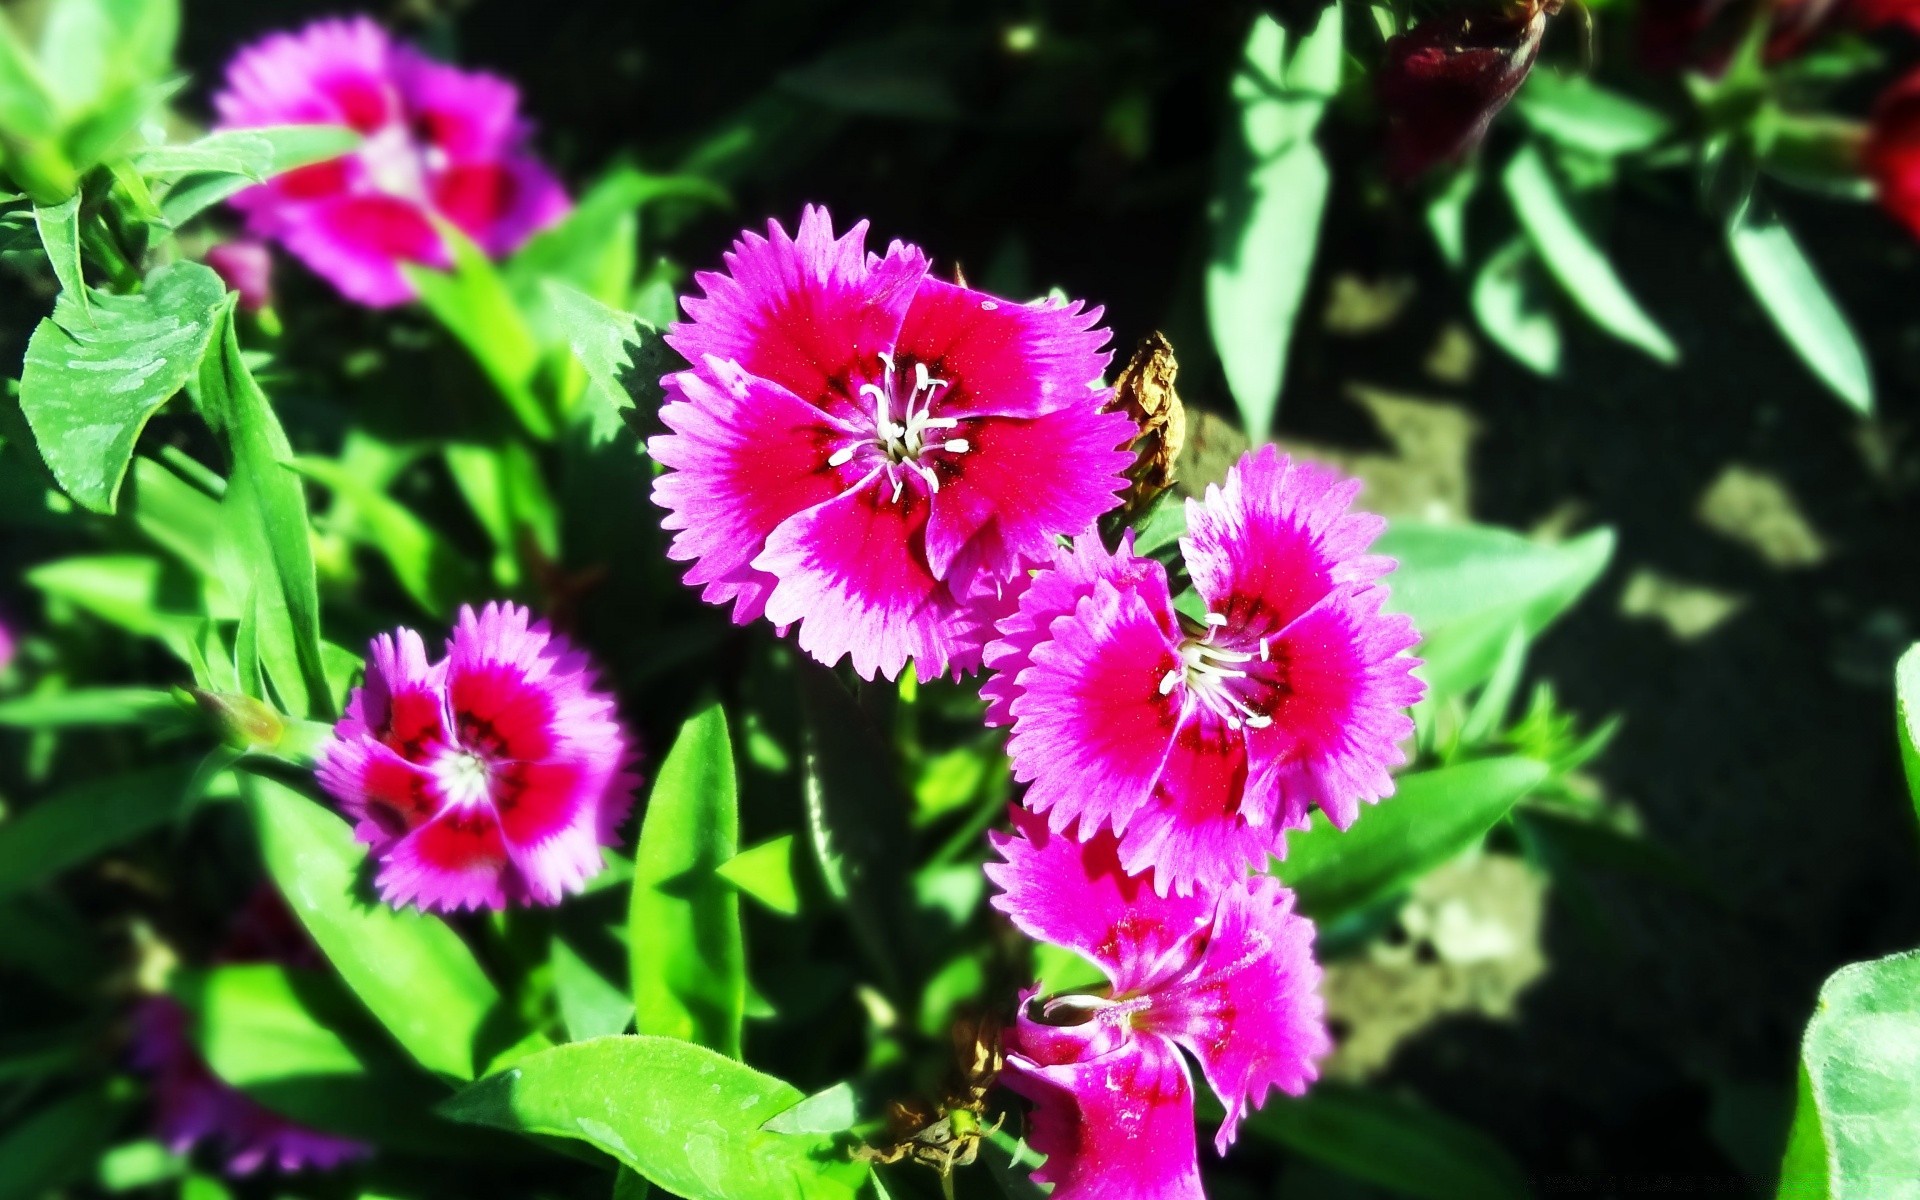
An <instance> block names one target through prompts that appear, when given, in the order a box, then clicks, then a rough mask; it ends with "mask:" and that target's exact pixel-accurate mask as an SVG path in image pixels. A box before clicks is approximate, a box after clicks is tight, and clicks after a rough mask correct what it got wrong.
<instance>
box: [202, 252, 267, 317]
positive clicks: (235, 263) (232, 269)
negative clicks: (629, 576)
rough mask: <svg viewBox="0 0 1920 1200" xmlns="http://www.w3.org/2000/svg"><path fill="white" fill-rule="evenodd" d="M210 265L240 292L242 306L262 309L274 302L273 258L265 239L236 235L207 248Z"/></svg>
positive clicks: (229, 288)
mask: <svg viewBox="0 0 1920 1200" xmlns="http://www.w3.org/2000/svg"><path fill="white" fill-rule="evenodd" d="M206 258H207V265H208V266H209V267H212V268H213V272H214V274H216V275H218V276H219V277H220V281H221V282H222V283H225V284H226V285H227V288H228V290H229V291H234V292H238V293H239V294H240V307H241V308H243V309H245V310H247V311H248V312H259V311H260V310H261V309H263V308H269V307H271V306H272V305H273V258H272V255H271V254H270V253H269V252H268V250H267V244H266V243H265V242H258V241H254V240H253V239H251V238H236V239H234V240H233V241H230V242H221V243H220V244H219V245H217V246H215V247H213V248H212V249H211V250H208V251H207V255H206Z"/></svg>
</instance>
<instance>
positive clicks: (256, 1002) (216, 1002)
mask: <svg viewBox="0 0 1920 1200" xmlns="http://www.w3.org/2000/svg"><path fill="white" fill-rule="evenodd" d="M304 974H306V973H304V972H302V973H296V972H295V971H293V970H292V969H291V968H288V967H284V966H280V965H278V964H275V963H246V964H243V965H237V966H227V967H216V968H215V969H213V970H211V971H208V972H207V973H206V974H205V975H203V976H198V977H195V978H192V979H189V980H186V981H184V982H183V984H182V985H181V991H182V993H183V998H184V999H185V1000H186V1001H187V1003H188V1005H189V1007H190V1008H192V1009H193V1010H194V1013H195V1017H196V1021H195V1025H194V1028H195V1036H194V1041H195V1042H196V1043H197V1044H198V1045H199V1047H200V1051H201V1053H202V1054H204V1055H205V1056H206V1058H207V1062H208V1063H209V1064H211V1065H212V1067H213V1070H214V1073H215V1074H216V1075H218V1076H220V1078H221V1079H223V1080H225V1081H226V1082H228V1083H231V1084H233V1085H234V1086H235V1087H246V1086H247V1085H249V1084H254V1083H260V1082H265V1081H271V1080H279V1079H295V1078H299V1077H302V1076H313V1075H319V1076H326V1075H347V1076H351V1075H363V1074H365V1073H366V1068H365V1067H363V1066H362V1065H361V1063H360V1059H359V1056H357V1055H356V1054H354V1052H353V1050H352V1048H351V1047H349V1046H348V1045H347V1043H346V1042H345V1041H344V1040H342V1039H341V1037H340V1035H339V1034H337V1033H335V1032H334V1031H333V1030H332V1029H329V1028H328V1027H327V1026H326V1025H325V1024H324V1023H323V1022H322V1021H321V1020H320V1019H319V1018H318V1017H316V1015H315V1014H314V1012H313V1011H312V1008H311V1002H310V1001H309V1000H308V999H307V998H306V997H304V996H303V995H302V994H301V993H302V990H303V988H307V987H309V986H311V985H313V984H319V985H321V986H329V985H331V983H332V981H331V980H330V979H325V978H321V979H317V980H307V979H303V978H300V977H299V976H300V975H304Z"/></svg>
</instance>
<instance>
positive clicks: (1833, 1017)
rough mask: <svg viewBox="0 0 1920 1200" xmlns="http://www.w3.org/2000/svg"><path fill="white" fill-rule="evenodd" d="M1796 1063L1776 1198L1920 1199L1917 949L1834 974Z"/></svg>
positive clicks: (1823, 991) (1824, 989)
mask: <svg viewBox="0 0 1920 1200" xmlns="http://www.w3.org/2000/svg"><path fill="white" fill-rule="evenodd" d="M1800 1063H1801V1069H1802V1072H1803V1074H1802V1081H1803V1086H1802V1089H1801V1094H1800V1100H1801V1106H1800V1109H1799V1111H1797V1112H1796V1113H1795V1114H1794V1124H1793V1131H1792V1133H1791V1134H1790V1135H1789V1137H1788V1147H1789V1149H1788V1153H1787V1156H1786V1161H1785V1162H1784V1163H1783V1164H1782V1166H1781V1180H1780V1195H1781V1197H1782V1200H1788V1198H1790V1197H1791V1198H1795V1200H1797V1198H1798V1197H1803V1196H1826V1197H1831V1200H1892V1198H1894V1197H1913V1196H1920V1139H1916V1138H1915V1137H1914V1135H1913V1131H1914V1130H1915V1128H1920V951H1915V950H1909V951H1907V952H1905V953H1903V954H1895V955H1892V956H1890V957H1887V958H1882V959H1878V960H1876V961H1873V962H1866V963H1855V964H1853V965H1852V966H1847V967H1842V968H1840V970H1838V971H1836V972H1834V974H1833V975H1832V976H1831V977H1829V978H1828V980H1827V982H1826V984H1825V985H1824V986H1823V987H1822V988H1821V989H1820V1002H1819V1005H1818V1006H1817V1007H1816V1008H1815V1009H1814V1013H1813V1019H1812V1020H1811V1021H1810V1022H1808V1024H1807V1033H1806V1037H1805V1039H1804V1040H1802V1042H1801V1045H1800Z"/></svg>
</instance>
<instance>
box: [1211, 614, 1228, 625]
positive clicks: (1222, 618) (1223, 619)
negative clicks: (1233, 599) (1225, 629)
mask: <svg viewBox="0 0 1920 1200" xmlns="http://www.w3.org/2000/svg"><path fill="white" fill-rule="evenodd" d="M1226 623H1227V615H1226V614H1225V613H1217V612H1210V613H1208V614H1207V624H1209V625H1212V626H1213V627H1214V628H1216V629H1217V628H1219V627H1220V626H1222V625H1225V624H1226Z"/></svg>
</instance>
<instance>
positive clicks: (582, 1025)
mask: <svg viewBox="0 0 1920 1200" xmlns="http://www.w3.org/2000/svg"><path fill="white" fill-rule="evenodd" d="M552 963H553V992H554V998H555V999H556V1000H557V1001H558V1002H559V1005H560V1021H561V1023H562V1024H563V1025H565V1026H566V1027H567V1037H568V1038H569V1039H570V1040H572V1041H576V1042H584V1041H586V1040H587V1039H588V1038H597V1037H606V1036H608V1035H609V1034H615V1033H625V1032H626V1031H627V1027H628V1026H629V1025H632V1024H633V996H632V995H631V994H630V993H629V992H628V990H627V989H626V988H624V987H621V986H620V985H619V984H616V983H614V982H613V981H612V980H610V979H608V978H607V977H606V976H605V975H602V974H601V973H600V971H599V969H598V968H596V967H595V966H594V965H593V964H592V963H590V962H588V961H587V960H586V959H584V958H582V957H580V955H579V953H578V952H576V951H575V950H574V948H573V947H572V946H570V945H568V944H567V942H566V940H565V939H564V938H562V937H559V936H557V935H556V936H555V937H554V939H553V956H552Z"/></svg>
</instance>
